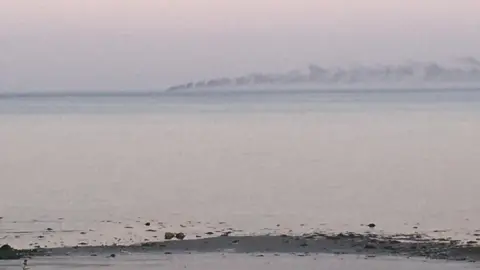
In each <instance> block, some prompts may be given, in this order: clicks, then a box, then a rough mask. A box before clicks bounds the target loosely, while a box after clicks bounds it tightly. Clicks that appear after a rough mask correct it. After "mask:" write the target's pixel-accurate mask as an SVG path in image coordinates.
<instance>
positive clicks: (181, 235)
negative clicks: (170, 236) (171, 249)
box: [175, 232, 186, 240]
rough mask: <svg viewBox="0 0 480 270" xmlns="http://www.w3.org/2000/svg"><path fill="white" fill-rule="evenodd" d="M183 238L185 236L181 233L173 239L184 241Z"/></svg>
mask: <svg viewBox="0 0 480 270" xmlns="http://www.w3.org/2000/svg"><path fill="white" fill-rule="evenodd" d="M185 236H186V235H185V234H184V233H182V232H181V233H177V234H175V238H177V239H179V240H183V239H185Z"/></svg>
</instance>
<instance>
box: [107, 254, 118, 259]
mask: <svg viewBox="0 0 480 270" xmlns="http://www.w3.org/2000/svg"><path fill="white" fill-rule="evenodd" d="M109 257H110V258H115V257H117V255H115V254H114V253H112V254H110V256H109Z"/></svg>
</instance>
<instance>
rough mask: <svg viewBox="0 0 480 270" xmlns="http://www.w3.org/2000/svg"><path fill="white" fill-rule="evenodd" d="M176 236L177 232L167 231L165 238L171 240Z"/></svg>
mask: <svg viewBox="0 0 480 270" xmlns="http://www.w3.org/2000/svg"><path fill="white" fill-rule="evenodd" d="M174 237H175V234H174V233H172V232H166V233H165V239H166V240H171V239H173V238H174Z"/></svg>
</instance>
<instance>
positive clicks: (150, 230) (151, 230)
mask: <svg viewBox="0 0 480 270" xmlns="http://www.w3.org/2000/svg"><path fill="white" fill-rule="evenodd" d="M147 232H156V230H153V229H148V230H147Z"/></svg>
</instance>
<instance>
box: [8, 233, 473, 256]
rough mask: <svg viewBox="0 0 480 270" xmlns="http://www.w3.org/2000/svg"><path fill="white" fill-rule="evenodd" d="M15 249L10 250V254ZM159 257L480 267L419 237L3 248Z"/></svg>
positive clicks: (467, 246)
mask: <svg viewBox="0 0 480 270" xmlns="http://www.w3.org/2000/svg"><path fill="white" fill-rule="evenodd" d="M9 248H10V249H9ZM125 253H126V254H132V253H160V254H165V255H169V254H192V253H237V254H258V256H263V254H275V255H280V254H294V255H297V256H308V255H309V254H337V255H365V256H371V257H375V256H395V257H403V258H410V257H415V258H425V259H433V260H446V261H468V262H477V261H480V246H477V245H476V243H461V242H460V241H457V240H451V239H429V238H426V237H424V236H422V235H420V234H410V235H408V234H402V235H377V234H357V233H351V232H347V233H338V234H325V233H312V234H303V235H301V236H295V235H285V234H283V235H259V236H229V235H228V234H227V235H224V236H214V237H205V238H200V237H198V238H197V239H187V240H165V241H155V242H143V243H139V244H134V245H105V246H101V245H99V246H73V247H58V248H38V249H14V248H13V247H10V246H7V245H5V246H3V247H2V248H1V249H0V260H18V259H23V258H34V257H50V256H52V257H57V256H92V257H96V256H106V257H111V258H115V257H116V256H119V255H121V254H125Z"/></svg>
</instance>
